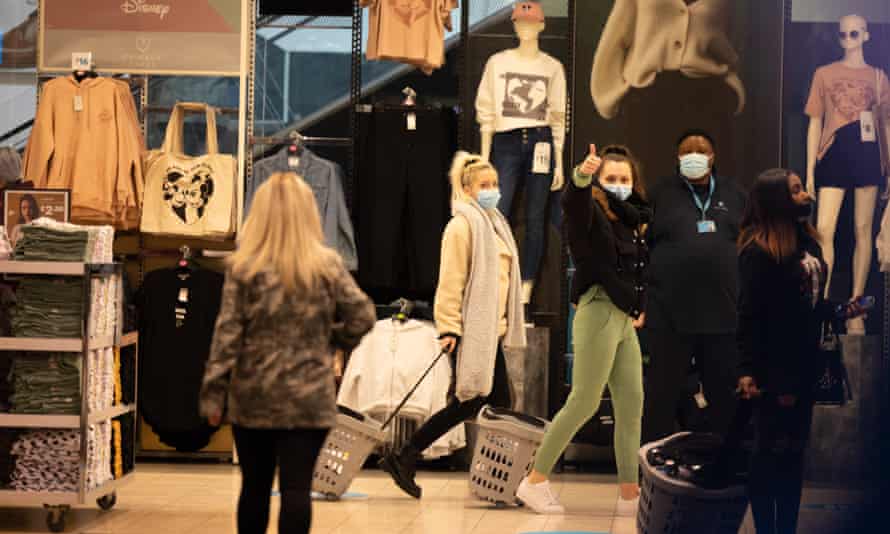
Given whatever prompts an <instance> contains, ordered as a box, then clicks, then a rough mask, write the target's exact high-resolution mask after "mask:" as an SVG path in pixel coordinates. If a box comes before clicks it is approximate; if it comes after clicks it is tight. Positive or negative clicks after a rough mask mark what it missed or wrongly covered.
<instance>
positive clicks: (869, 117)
mask: <svg viewBox="0 0 890 534" xmlns="http://www.w3.org/2000/svg"><path fill="white" fill-rule="evenodd" d="M859 128H860V130H861V133H862V142H863V143H874V142H876V141H877V140H878V134H877V132H876V131H875V114H874V113H872V112H871V111H863V112H862V113H860V114H859Z"/></svg>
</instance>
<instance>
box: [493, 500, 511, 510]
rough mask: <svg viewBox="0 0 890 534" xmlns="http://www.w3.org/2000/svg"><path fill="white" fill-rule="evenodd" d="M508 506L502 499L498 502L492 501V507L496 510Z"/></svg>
mask: <svg viewBox="0 0 890 534" xmlns="http://www.w3.org/2000/svg"><path fill="white" fill-rule="evenodd" d="M508 506H509V505H508V504H507V503H505V502H504V501H498V502H496V503H494V507H495V508H497V509H498V510H503V509H504V508H507V507H508Z"/></svg>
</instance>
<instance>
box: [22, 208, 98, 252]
mask: <svg viewBox="0 0 890 534" xmlns="http://www.w3.org/2000/svg"><path fill="white" fill-rule="evenodd" d="M113 247H114V228H112V227H111V226H81V225H77V224H70V223H62V222H58V221H55V220H53V219H50V218H47V217H41V218H39V219H37V220H35V221H34V222H32V223H31V224H27V225H24V226H22V239H20V240H19V242H18V243H16V247H15V259H16V260H29V261H83V262H88V263H111V262H112V261H114V260H113V258H114V256H113Z"/></svg>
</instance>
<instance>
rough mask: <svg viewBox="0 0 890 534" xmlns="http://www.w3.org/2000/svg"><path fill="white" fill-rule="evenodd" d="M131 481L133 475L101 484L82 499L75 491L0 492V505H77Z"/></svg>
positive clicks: (108, 493)
mask: <svg viewBox="0 0 890 534" xmlns="http://www.w3.org/2000/svg"><path fill="white" fill-rule="evenodd" d="M132 480H133V473H129V474H127V475H125V476H124V477H123V478H119V479H117V480H112V481H110V482H107V483H105V484H102V485H101V486H99V487H98V488H95V489H91V490H89V491H87V492H86V494H85V496H84V499H83V500H81V499H80V494H79V493H78V492H76V491H17V490H0V503H2V504H3V505H4V506H31V505H37V506H41V505H49V506H59V505H71V506H73V505H78V504H86V503H89V502H91V501H95V500H96V499H98V498H100V497H104V496H106V495H111V494H112V493H114V492H115V491H117V490H118V488H120V487H122V486H125V485H126V484H129V483H130V482H132Z"/></svg>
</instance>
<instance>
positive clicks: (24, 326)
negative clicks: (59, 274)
mask: <svg viewBox="0 0 890 534" xmlns="http://www.w3.org/2000/svg"><path fill="white" fill-rule="evenodd" d="M16 302H17V303H16V307H15V311H14V313H13V317H12V332H13V335H14V336H16V337H81V335H82V332H81V326H82V325H81V322H82V318H81V311H82V304H83V286H82V284H81V281H80V279H78V278H40V277H25V278H23V279H22V281H21V283H19V287H18V289H17V290H16Z"/></svg>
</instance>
